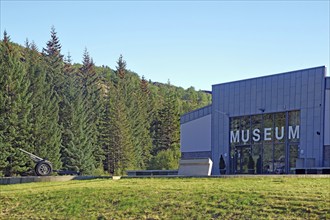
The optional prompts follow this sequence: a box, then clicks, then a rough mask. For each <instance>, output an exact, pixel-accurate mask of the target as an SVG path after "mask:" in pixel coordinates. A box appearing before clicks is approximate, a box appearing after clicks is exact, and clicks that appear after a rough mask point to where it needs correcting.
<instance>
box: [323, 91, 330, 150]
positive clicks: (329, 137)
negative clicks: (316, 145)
mask: <svg viewBox="0 0 330 220" xmlns="http://www.w3.org/2000/svg"><path fill="white" fill-rule="evenodd" d="M324 145H330V90H326V91H325V117H324Z"/></svg>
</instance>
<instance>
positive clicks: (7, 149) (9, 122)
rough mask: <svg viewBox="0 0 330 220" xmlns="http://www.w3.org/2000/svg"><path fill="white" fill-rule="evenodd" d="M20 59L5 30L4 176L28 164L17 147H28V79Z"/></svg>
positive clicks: (1, 54) (0, 62) (0, 67)
mask: <svg viewBox="0 0 330 220" xmlns="http://www.w3.org/2000/svg"><path fill="white" fill-rule="evenodd" d="M22 60H23V59H22V56H21V53H20V52H19V51H18V50H17V49H16V48H14V47H13V45H12V43H11V42H10V37H9V36H8V35H7V33H6V32H5V33H4V38H3V41H2V42H1V44H0V101H1V103H0V118H1V119H0V131H1V133H0V134H1V138H0V141H1V147H0V154H1V156H0V157H1V158H0V159H1V162H0V166H1V167H0V172H1V173H2V174H1V175H3V174H4V175H5V176H12V175H17V174H20V173H22V172H25V171H27V170H28V169H29V168H30V167H31V161H29V158H27V157H24V155H23V153H21V152H20V151H19V150H18V148H23V149H26V150H30V149H31V145H30V144H29V138H30V130H31V126H30V124H29V123H28V115H29V113H30V110H31V108H32V105H31V103H30V97H31V93H30V92H29V91H28V88H29V85H30V81H29V79H28V77H27V74H26V70H25V68H24V66H23V64H22Z"/></svg>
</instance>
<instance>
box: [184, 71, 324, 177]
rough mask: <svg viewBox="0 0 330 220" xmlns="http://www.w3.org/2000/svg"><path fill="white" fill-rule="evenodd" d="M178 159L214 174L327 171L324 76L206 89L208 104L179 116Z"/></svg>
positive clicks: (299, 74) (303, 74) (290, 75)
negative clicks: (206, 164)
mask: <svg viewBox="0 0 330 220" xmlns="http://www.w3.org/2000/svg"><path fill="white" fill-rule="evenodd" d="M180 122H181V159H182V160H185V159H187V160H194V159H202V158H210V159H211V160H212V162H213V166H212V175H219V173H220V168H219V161H220V157H222V158H223V160H224V162H225V173H226V174H247V173H253V174H290V173H296V172H297V170H303V171H304V172H305V171H306V170H312V172H315V173H322V172H323V170H325V169H327V170H328V171H329V169H330V77H327V76H326V67H324V66H321V67H315V68H309V69H303V70H297V71H292V72H286V73H280V74H275V75H270V76H264V77H258V78H253V79H247V80H240V81H236V82H229V83H222V84H216V85H213V86H212V104H211V105H209V106H206V107H204V108H200V109H197V110H194V111H192V112H189V113H186V114H184V115H182V116H181V119H180ZM251 164H252V165H251Z"/></svg>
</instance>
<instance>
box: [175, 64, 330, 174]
mask: <svg viewBox="0 0 330 220" xmlns="http://www.w3.org/2000/svg"><path fill="white" fill-rule="evenodd" d="M325 75H326V68H325V67H324V66H322V67H315V68H310V69H304V70H298V71H293V72H287V73H282V74H276V75H271V76H265V77H260V78H254V79H247V80H241V81H236V82H230V83H223V84H217V85H213V86H212V122H211V123H212V125H211V126H212V135H211V137H212V140H211V143H212V149H211V150H212V161H213V169H212V174H213V175H217V174H219V167H218V164H219V158H220V155H221V154H222V155H229V142H230V140H229V133H230V131H229V130H230V128H229V127H230V126H229V125H230V117H236V116H248V115H254V114H266V113H275V112H286V111H293V110H299V111H300V149H301V150H303V151H302V152H303V154H302V155H300V158H314V159H315V166H323V149H324V127H325V126H324V124H325V107H324V106H325V99H326V97H325V91H326V88H328V87H329V84H330V81H329V80H328V79H327V80H326V77H325ZM326 81H327V82H326ZM185 117H187V116H185ZM182 120H183V119H182V118H181V121H182ZM225 161H226V164H229V157H225Z"/></svg>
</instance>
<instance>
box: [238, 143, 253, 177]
mask: <svg viewBox="0 0 330 220" xmlns="http://www.w3.org/2000/svg"><path fill="white" fill-rule="evenodd" d="M250 152H251V146H250V145H244V146H236V150H235V157H236V166H235V168H236V173H237V174H247V173H248V163H249V155H250Z"/></svg>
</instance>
